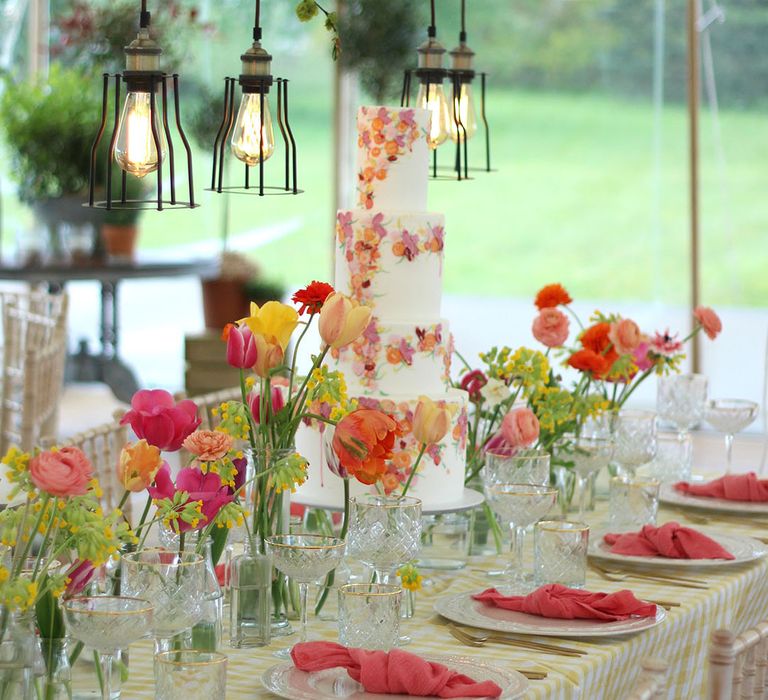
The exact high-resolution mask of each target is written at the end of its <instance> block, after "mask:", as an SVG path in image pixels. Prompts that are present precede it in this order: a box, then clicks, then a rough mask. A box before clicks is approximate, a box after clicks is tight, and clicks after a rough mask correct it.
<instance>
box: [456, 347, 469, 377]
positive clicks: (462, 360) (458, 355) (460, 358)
mask: <svg viewBox="0 0 768 700" xmlns="http://www.w3.org/2000/svg"><path fill="white" fill-rule="evenodd" d="M453 354H454V355H456V357H458V358H459V360H461V363H462V364H463V365H464V367H466V368H467V369H468V370H469V371H470V372H471V371H472V367H470V365H469V362H467V361H466V359H464V355H462V354H461V353H460V352H459V351H458V350H456V349H455V348H454V350H453Z"/></svg>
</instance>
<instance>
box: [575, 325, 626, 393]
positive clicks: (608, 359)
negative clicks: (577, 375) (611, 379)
mask: <svg viewBox="0 0 768 700" xmlns="http://www.w3.org/2000/svg"><path fill="white" fill-rule="evenodd" d="M610 333H611V324H610V323H595V324H594V325H592V326H590V327H589V328H587V329H586V330H585V331H584V332H583V333H582V334H581V338H580V340H581V344H582V346H583V347H584V349H585V350H591V351H592V352H593V353H595V354H596V355H600V356H601V357H602V358H603V362H604V364H605V369H604V370H602V371H601V372H599V373H593V374H594V376H595V378H597V379H603V378H604V377H605V375H606V374H608V373H609V372H610V371H611V367H613V363H614V362H616V360H618V359H619V353H618V352H616V349H615V348H614V346H613V343H612V342H611V338H610Z"/></svg>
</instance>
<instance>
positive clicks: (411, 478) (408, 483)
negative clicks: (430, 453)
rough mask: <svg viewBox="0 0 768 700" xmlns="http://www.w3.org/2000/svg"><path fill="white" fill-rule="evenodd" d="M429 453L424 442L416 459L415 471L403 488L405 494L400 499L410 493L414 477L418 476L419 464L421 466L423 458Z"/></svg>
mask: <svg viewBox="0 0 768 700" xmlns="http://www.w3.org/2000/svg"><path fill="white" fill-rule="evenodd" d="M426 451H427V443H426V442H422V443H421V449H419V456H418V457H416V462H415V463H414V465H413V469H411V473H410V474H409V475H408V481H406V482H405V487H404V488H403V492H402V493H401V494H400V498H404V497H405V494H406V493H408V488H409V487H410V485H411V482H412V481H413V477H414V476H416V470H417V469H418V468H419V464H421V458H422V457H423V456H424V453H425V452H426Z"/></svg>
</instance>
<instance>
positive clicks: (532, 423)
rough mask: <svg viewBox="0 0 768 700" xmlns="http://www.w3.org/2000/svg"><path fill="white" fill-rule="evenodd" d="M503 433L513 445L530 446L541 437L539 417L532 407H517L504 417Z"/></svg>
mask: <svg viewBox="0 0 768 700" xmlns="http://www.w3.org/2000/svg"><path fill="white" fill-rule="evenodd" d="M501 434H502V435H503V437H504V440H506V442H507V443H508V444H510V445H512V446H513V447H528V446H529V445H532V444H533V443H534V442H536V440H537V439H538V437H539V419H538V418H537V417H536V414H535V413H534V412H533V411H532V410H531V409H530V408H515V409H513V410H511V411H510V412H509V413H507V415H506V416H504V418H503V419H502V421H501Z"/></svg>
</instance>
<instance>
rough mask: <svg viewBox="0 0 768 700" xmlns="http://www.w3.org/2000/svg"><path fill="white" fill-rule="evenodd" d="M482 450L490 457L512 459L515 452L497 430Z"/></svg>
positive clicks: (514, 448) (513, 447) (512, 446)
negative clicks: (498, 456) (496, 456)
mask: <svg viewBox="0 0 768 700" xmlns="http://www.w3.org/2000/svg"><path fill="white" fill-rule="evenodd" d="M483 450H484V451H485V452H486V453H488V454H492V455H502V456H503V457H512V456H513V455H514V454H515V452H517V447H515V446H514V445H510V444H509V443H508V442H507V441H506V439H505V438H504V435H503V434H502V432H501V430H497V431H496V432H495V433H494V434H493V435H491V437H489V438H488V440H487V441H486V443H485V445H483Z"/></svg>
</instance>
